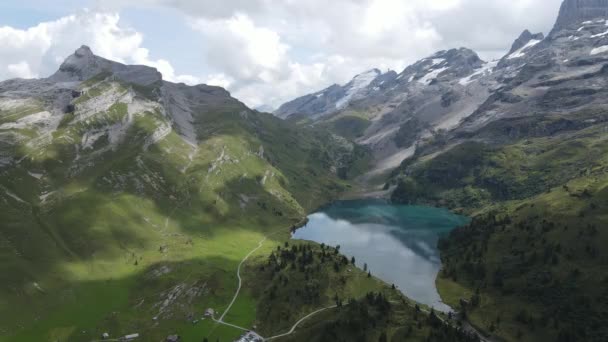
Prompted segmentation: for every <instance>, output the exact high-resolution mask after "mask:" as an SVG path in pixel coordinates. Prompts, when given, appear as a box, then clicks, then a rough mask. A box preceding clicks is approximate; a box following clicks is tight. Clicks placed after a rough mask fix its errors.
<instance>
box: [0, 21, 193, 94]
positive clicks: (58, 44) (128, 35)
mask: <svg viewBox="0 0 608 342" xmlns="http://www.w3.org/2000/svg"><path fill="white" fill-rule="evenodd" d="M82 44H86V45H89V46H90V47H91V49H92V50H93V51H94V52H95V54H97V55H99V56H102V57H104V58H107V59H111V60H114V61H118V62H122V63H135V64H145V65H149V66H152V67H156V68H158V69H159V71H160V72H161V73H163V76H164V78H165V79H167V80H170V81H176V82H187V83H197V82H198V79H197V78H196V77H194V76H190V75H177V74H176V73H175V70H174V68H173V66H172V65H171V64H170V63H169V62H168V61H166V60H163V59H158V60H154V59H151V58H150V56H149V55H150V53H149V51H148V50H147V49H145V48H143V47H142V44H143V35H142V34H141V33H139V32H137V31H135V30H133V29H130V28H128V27H122V26H121V25H120V16H119V15H118V14H115V13H95V12H90V11H86V10H84V11H82V12H80V13H78V14H74V15H70V16H66V17H63V18H60V19H58V20H55V21H49V22H43V23H40V24H38V25H36V26H34V27H30V28H28V29H25V30H20V29H15V28H12V27H8V26H4V27H0V46H1V47H2V48H0V63H1V64H4V65H8V67H7V68H6V69H5V70H2V69H0V79H6V78H11V77H23V78H32V77H38V76H40V77H46V76H49V75H50V74H52V73H53V72H55V71H56V70H57V68H58V67H59V65H60V64H61V63H62V62H63V60H65V58H66V57H67V56H69V55H70V54H72V53H73V52H74V51H75V50H76V49H77V48H78V47H80V46H81V45H82Z"/></svg>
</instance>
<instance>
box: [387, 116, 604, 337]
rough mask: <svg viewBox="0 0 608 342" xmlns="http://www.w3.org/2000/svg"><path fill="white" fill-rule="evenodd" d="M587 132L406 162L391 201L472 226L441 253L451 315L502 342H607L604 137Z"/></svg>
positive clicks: (468, 145)
mask: <svg viewBox="0 0 608 342" xmlns="http://www.w3.org/2000/svg"><path fill="white" fill-rule="evenodd" d="M592 113H593V115H595V116H598V115H599V116H600V117H601V116H603V115H604V114H603V113H602V112H598V111H594V112H592ZM576 114H577V115H579V116H580V118H579V120H581V121H583V120H587V119H588V117H585V114H584V113H576ZM533 120H538V121H542V119H538V118H535V119H533ZM593 122H598V123H599V124H594V125H586V127H585V126H583V127H575V128H570V129H567V130H564V131H561V132H558V133H556V134H550V135H547V134H545V135H543V134H539V136H538V137H531V138H516V139H514V140H511V142H508V141H507V142H506V143H503V144H500V145H496V144H492V145H489V144H486V143H483V142H481V141H479V142H475V141H469V142H465V143H461V144H458V145H455V146H451V147H450V146H445V147H442V148H441V149H436V148H435V150H436V151H439V152H432V153H430V154H428V153H427V154H425V153H422V154H419V155H417V156H416V157H414V158H412V159H410V160H408V161H406V162H404V164H403V165H402V168H401V171H400V172H399V174H398V175H397V176H396V177H395V178H394V180H393V182H395V183H397V185H398V187H397V189H396V190H395V192H394V194H393V199H394V200H395V201H400V202H407V203H421V202H422V203H428V204H433V205H440V206H447V207H450V208H452V209H454V210H459V211H464V212H467V213H471V214H473V215H474V220H473V222H472V223H471V224H470V225H469V226H467V227H463V228H461V229H457V230H455V231H454V232H453V233H452V234H451V235H450V236H449V237H448V238H446V239H444V240H443V241H442V242H441V243H440V248H441V250H442V256H443V261H444V270H443V271H442V273H441V274H440V277H439V279H438V281H437V283H438V287H439V290H440V293H441V294H442V296H443V298H444V300H446V302H447V303H448V304H450V305H452V306H453V307H461V299H464V300H466V302H465V303H467V304H466V305H465V307H464V308H461V310H462V311H464V312H466V315H467V317H468V318H469V319H470V321H471V322H472V323H473V324H474V325H476V326H478V327H479V328H481V329H483V330H485V331H487V332H488V333H491V334H494V335H496V336H498V337H500V338H502V339H505V340H507V341H518V340H523V341H581V340H585V341H604V340H606V338H608V331H607V330H606V329H605V327H604V324H602V322H605V321H606V319H607V318H608V316H607V314H608V302H606V298H608V296H607V295H608V292H606V289H608V287H607V286H606V284H608V283H607V281H608V279H605V276H604V275H605V274H607V273H608V263H607V262H606V260H607V257H608V255H606V253H605V250H604V249H603V248H602V246H603V245H604V244H605V243H606V241H607V239H608V235H607V234H608V232H607V231H606V230H605V229H604V227H605V226H606V224H607V223H608V216H607V215H606V212H607V211H606V207H607V206H608V197H607V194H608V192H607V189H608V173H607V171H608V159H607V157H606V156H608V136H607V135H606V126H605V124H603V123H601V122H602V121H601V120H597V121H593ZM528 124H529V122H526V124H525V125H528ZM506 126H510V127H511V128H510V129H512V128H513V127H515V126H516V125H515V124H513V123H505V122H503V123H502V124H501V123H500V122H498V123H495V124H493V125H492V126H491V127H490V129H492V130H493V133H492V134H495V136H497V137H498V139H500V137H501V136H503V135H501V134H497V132H503V133H502V134H504V132H505V131H504V128H505V127H506ZM497 127H500V129H497ZM570 127H572V126H570ZM519 128H520V129H521V127H519ZM488 134H490V133H488ZM482 135H483V133H482ZM511 137H512V136H511Z"/></svg>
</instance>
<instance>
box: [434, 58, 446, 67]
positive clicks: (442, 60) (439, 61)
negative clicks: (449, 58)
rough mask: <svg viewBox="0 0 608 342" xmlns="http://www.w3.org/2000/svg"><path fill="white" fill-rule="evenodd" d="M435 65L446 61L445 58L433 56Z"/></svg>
mask: <svg viewBox="0 0 608 342" xmlns="http://www.w3.org/2000/svg"><path fill="white" fill-rule="evenodd" d="M432 61H433V66H435V65H438V64H441V63H443V62H445V58H433V60H432Z"/></svg>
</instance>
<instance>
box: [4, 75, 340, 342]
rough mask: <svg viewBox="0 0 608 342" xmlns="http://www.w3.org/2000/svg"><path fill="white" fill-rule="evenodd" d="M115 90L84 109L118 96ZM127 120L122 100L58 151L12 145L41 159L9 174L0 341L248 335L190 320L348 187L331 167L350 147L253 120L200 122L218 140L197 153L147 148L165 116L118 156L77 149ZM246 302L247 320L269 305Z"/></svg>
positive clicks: (73, 126) (100, 87) (99, 147)
mask: <svg viewBox="0 0 608 342" xmlns="http://www.w3.org/2000/svg"><path fill="white" fill-rule="evenodd" d="M102 80H103V78H101V79H99V80H94V82H92V83H91V84H87V86H92V87H93V89H95V91H94V92H89V93H88V94H89V95H88V97H89V98H81V99H78V100H77V101H78V102H79V103H84V102H86V101H88V100H90V97H91V94H93V95H101V94H103V93H104V92H105V91H108V89H110V88H111V87H108V86H106V85H104V84H96V83H95V82H100V81H102ZM120 87H124V85H119V89H122V88H120ZM123 90H125V91H126V87H125V88H124V89H123ZM236 107H238V105H235V108H236ZM125 115H126V112H125V107H124V105H121V104H119V103H118V104H117V105H116V106H115V107H113V109H111V110H110V111H108V112H107V113H98V114H96V115H95V116H94V117H93V118H92V119H90V120H88V121H87V122H86V123H73V122H72V119H73V117H71V118H70V117H68V118H69V120H65V121H64V122H62V125H61V127H60V129H59V131H58V132H56V133H55V134H54V139H53V141H52V143H51V144H50V145H45V146H43V147H42V148H41V147H40V146H37V147H34V146H32V145H28V144H25V143H21V144H18V145H12V146H9V147H10V148H11V149H13V152H15V153H17V154H19V155H22V156H28V157H27V158H25V159H24V160H23V161H22V162H21V164H20V165H19V166H17V167H14V168H10V169H5V170H4V171H3V173H2V176H1V177H0V185H1V186H2V188H1V189H0V209H1V210H0V213H1V214H0V216H1V217H0V219H1V220H2V222H3V224H2V229H0V261H1V262H0V265H1V266H0V267H1V268H2V273H1V275H0V283H1V285H0V286H1V288H2V295H1V296H0V316H2V317H6V318H7V319H4V318H3V319H2V320H1V322H0V340H1V341H33V340H36V341H55V340H68V341H82V340H91V339H94V338H98V337H99V336H100V335H101V333H102V332H105V331H108V332H110V333H111V335H112V336H120V335H124V334H128V333H133V332H139V333H141V334H143V336H144V338H145V339H146V340H160V339H162V338H164V337H166V336H167V335H168V334H170V333H175V332H179V333H180V334H181V335H182V336H184V337H185V338H186V340H198V339H201V338H202V337H205V336H207V335H208V336H210V337H212V338H213V340H214V339H215V338H220V339H221V340H222V341H225V340H230V339H232V338H234V337H236V336H237V335H238V334H239V332H238V331H236V330H234V329H228V328H225V327H221V326H216V325H215V324H210V323H209V322H206V321H203V322H201V323H199V324H196V325H195V324H192V323H191V320H189V319H188V317H189V316H190V315H193V317H199V316H201V315H202V312H203V310H204V309H205V308H207V307H213V308H216V309H217V310H219V311H221V310H222V309H223V308H225V306H226V305H227V304H228V303H229V301H230V299H231V297H232V295H233V293H234V290H235V288H236V284H237V280H236V274H235V271H236V268H237V265H238V263H239V262H240V260H241V259H242V258H243V257H244V256H245V255H246V254H247V253H248V251H249V250H251V249H253V248H254V247H255V246H257V243H258V241H259V240H261V239H262V237H263V236H264V235H265V234H267V233H270V232H275V231H277V230H283V232H284V233H282V234H278V235H275V236H274V237H273V238H272V239H271V240H270V241H269V242H268V244H269V245H272V244H273V243H274V244H277V243H283V241H285V240H286V239H288V237H289V236H288V229H289V227H290V226H291V225H293V224H295V223H296V222H298V221H299V220H300V219H301V218H302V216H303V215H304V214H305V213H306V212H308V211H309V210H311V209H313V208H316V207H317V206H319V205H321V204H322V203H323V202H325V201H327V200H330V199H331V198H332V197H333V196H335V195H336V194H337V193H338V192H339V191H342V190H343V189H344V188H345V186H346V184H347V183H346V182H344V181H342V180H340V179H338V178H337V177H336V176H335V175H334V174H333V173H332V172H331V170H330V168H331V162H332V158H334V157H342V156H343V155H344V151H341V150H338V148H337V147H335V146H333V145H331V144H327V143H328V142H330V140H329V139H330V136H329V135H322V134H321V133H318V134H319V135H317V136H311V135H308V134H307V133H306V132H302V130H301V129H296V128H294V127H291V126H288V125H287V124H285V123H282V122H279V120H277V119H274V118H272V117H269V116H264V115H258V114H254V113H252V114H250V115H251V116H250V117H248V118H242V117H241V116H240V115H239V114H238V112H237V113H235V112H231V111H229V112H221V113H220V112H201V115H202V117H201V118H200V122H201V124H202V123H205V124H207V126H206V127H205V128H209V127H212V128H213V134H208V135H207V136H204V137H203V139H202V141H201V143H200V146H199V147H198V149H196V150H194V149H193V148H192V147H191V146H189V145H187V144H185V143H184V142H183V141H182V139H181V138H180V137H179V136H177V134H176V133H175V132H172V133H171V134H169V135H168V136H167V137H165V138H164V139H163V140H162V141H160V142H159V143H158V144H156V145H152V146H150V147H149V149H147V150H143V149H142V146H143V145H144V143H145V141H147V139H148V138H149V137H150V136H151V134H152V133H153V132H154V130H155V129H156V128H157V127H158V124H159V122H162V120H163V118H162V116H160V114H159V113H153V112H148V113H145V114H143V115H136V117H135V121H134V125H133V126H132V127H131V128H130V131H129V132H128V133H127V136H128V137H129V140H128V142H126V143H123V144H122V145H120V148H118V149H115V150H112V149H106V147H107V146H108V141H107V140H104V139H103V138H102V139H100V140H99V141H98V142H97V143H96V144H95V145H94V148H93V150H89V151H77V150H75V149H74V147H73V146H74V142H80V141H81V137H82V134H83V132H84V131H86V130H89V129H91V128H92V127H103V126H104V125H106V124H112V123H113V122H117V121H120V120H124V117H125ZM260 145H263V146H264V147H265V148H266V150H265V153H264V156H263V157H260V155H259V154H258V153H259V147H260ZM328 146H329V147H328ZM222 155H223V156H224V158H219V157H220V156H222ZM76 158H78V162H77V163H75V159H76ZM75 164H77V165H78V166H79V168H78V172H75V171H74V169H73V168H71V165H75ZM32 170H35V171H36V172H38V173H44V176H43V177H42V178H41V179H37V178H36V177H34V176H31V175H30V174H28V171H32ZM211 170H212V171H211ZM313 176H314V179H315V182H311V181H310V179H311V178H313ZM45 193H46V194H48V193H50V195H49V196H48V197H46V199H45V200H44V201H43V200H42V199H41V198H40V197H39V196H40V195H41V194H45ZM243 298H245V299H244V301H245V302H239V304H238V305H237V306H236V307H235V312H237V313H238V312H241V316H242V317H241V318H235V320H236V321H238V322H242V323H246V322H248V321H253V319H254V317H255V305H256V299H255V298H249V299H247V297H243ZM153 317H158V320H156V321H155V320H153Z"/></svg>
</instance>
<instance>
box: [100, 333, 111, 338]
mask: <svg viewBox="0 0 608 342" xmlns="http://www.w3.org/2000/svg"><path fill="white" fill-rule="evenodd" d="M109 338H110V334H108V333H107V332H105V333H103V334H101V339H102V340H107V339H109Z"/></svg>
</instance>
